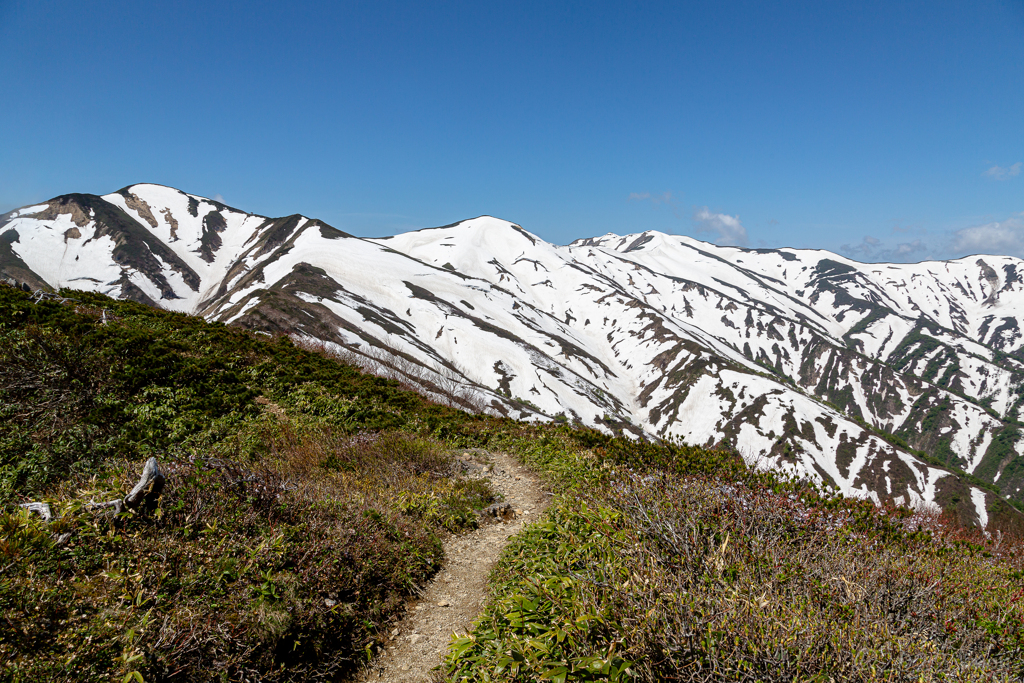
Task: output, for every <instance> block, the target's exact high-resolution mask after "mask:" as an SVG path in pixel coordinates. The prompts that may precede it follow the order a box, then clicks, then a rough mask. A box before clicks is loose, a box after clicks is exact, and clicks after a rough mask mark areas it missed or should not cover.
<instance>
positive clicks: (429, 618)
mask: <svg viewBox="0 0 1024 683" xmlns="http://www.w3.org/2000/svg"><path fill="white" fill-rule="evenodd" d="M459 459H460V460H461V461H462V462H463V463H464V467H465V468H467V476H470V477H482V478H487V479H489V480H490V482H491V486H492V487H493V488H494V489H495V490H496V491H497V492H499V493H501V495H502V496H504V500H503V501H502V503H501V504H499V505H495V506H491V508H489V512H490V514H488V515H485V516H484V518H483V519H482V520H481V524H480V528H479V529H475V530H473V531H472V532H469V533H465V534H461V535H458V536H452V537H451V538H449V539H448V540H447V541H446V542H445V544H444V553H445V565H444V568H443V569H442V570H441V571H440V572H438V574H437V575H436V576H435V577H434V579H433V580H432V581H431V582H430V583H429V584H427V585H426V586H424V588H423V591H422V593H421V596H420V598H419V599H417V600H414V601H412V602H410V604H409V608H408V611H407V612H406V616H405V618H404V619H403V620H402V621H401V622H400V623H399V624H398V625H397V626H396V627H395V629H394V630H393V631H392V632H391V635H390V644H389V645H388V647H387V649H386V651H385V653H384V654H382V655H381V656H379V657H378V658H377V659H375V660H374V661H373V662H371V663H370V664H369V665H368V666H367V668H366V669H364V670H363V671H362V673H361V674H360V675H359V676H358V677H357V679H356V680H357V681H358V683H381V682H387V683H392V682H394V683H398V682H406V681H408V682H409V683H422V682H423V681H432V680H436V679H437V678H439V675H438V673H437V672H435V671H433V669H434V668H435V667H437V666H438V665H439V664H440V663H441V659H442V657H443V656H444V654H445V652H447V650H448V644H449V643H450V642H451V637H452V634H453V633H458V634H464V633H467V632H468V631H469V629H470V625H471V623H472V621H473V619H475V618H476V617H477V616H479V614H480V612H481V610H482V609H483V607H484V605H485V604H486V603H487V599H488V591H487V578H488V577H489V576H490V574H491V570H492V569H493V568H494V565H495V563H496V562H497V560H498V556H499V555H500V554H501V551H502V550H503V549H504V548H505V546H506V545H508V542H509V539H511V538H512V536H514V535H515V534H517V533H519V531H520V530H521V529H522V528H523V525H524V524H527V523H529V522H533V521H536V520H537V519H538V518H539V517H540V514H541V513H542V512H543V511H544V509H545V508H546V507H547V505H548V503H549V502H550V500H551V494H550V493H546V492H545V491H544V486H543V484H542V482H541V480H540V478H539V477H537V476H536V475H535V474H533V473H532V472H531V471H530V470H529V469H527V468H526V467H523V466H522V465H520V464H519V463H517V462H516V461H515V460H513V459H512V458H511V457H509V456H507V455H505V454H502V453H492V452H489V451H484V450H481V449H470V450H466V451H461V452H460V453H459Z"/></svg>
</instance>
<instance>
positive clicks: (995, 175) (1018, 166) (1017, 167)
mask: <svg viewBox="0 0 1024 683" xmlns="http://www.w3.org/2000/svg"><path fill="white" fill-rule="evenodd" d="M1022 169H1024V163H1022V162H1020V161H1018V162H1017V163H1015V164H1013V165H1011V166H1007V167H1005V168H1004V167H1002V166H993V167H992V168H990V169H988V170H987V171H985V173H984V174H983V175H986V176H988V177H989V178H992V179H993V180H1006V179H1007V178H1012V177H1014V176H1018V175H1020V172H1021V170H1022Z"/></svg>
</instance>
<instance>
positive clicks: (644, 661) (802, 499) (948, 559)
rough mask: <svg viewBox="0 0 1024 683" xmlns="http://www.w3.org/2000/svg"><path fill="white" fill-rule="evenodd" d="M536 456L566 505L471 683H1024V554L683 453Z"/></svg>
mask: <svg viewBox="0 0 1024 683" xmlns="http://www.w3.org/2000/svg"><path fill="white" fill-rule="evenodd" d="M575 441H576V440H575V439H573V438H571V437H570V436H568V435H567V436H564V437H562V438H557V439H548V440H541V441H539V442H537V443H535V444H532V445H530V446H528V447H526V448H521V449H520V451H519V452H520V455H521V456H522V457H524V458H525V459H526V460H527V461H528V462H533V463H535V464H536V465H538V466H540V467H542V468H543V469H545V470H546V471H547V472H548V473H549V476H550V477H552V479H553V480H554V481H555V482H556V483H560V484H561V485H562V486H563V490H564V491H565V492H566V493H568V494H571V495H565V496H563V498H562V500H563V502H562V503H561V504H558V505H556V506H554V507H553V509H552V510H551V511H550V512H549V515H548V518H547V520H545V521H544V522H541V523H539V524H536V525H534V526H533V527H532V528H531V529H529V530H528V531H527V532H525V533H524V534H522V535H521V536H520V537H518V538H517V539H516V540H515V541H514V542H513V544H512V545H511V546H510V547H509V548H508V549H507V551H506V554H505V555H504V557H503V559H502V561H501V564H500V566H499V569H498V572H497V574H496V576H495V578H494V591H495V599H494V601H493V603H492V604H491V605H490V607H489V608H488V609H487V611H486V613H485V614H484V615H483V616H482V617H481V619H480V620H479V621H478V622H477V623H476V626H475V629H474V630H473V632H472V633H471V634H469V635H468V636H466V637H463V638H459V639H456V640H455V641H454V643H453V649H452V652H451V654H450V655H449V657H448V659H447V673H448V676H449V677H450V678H451V679H452V680H455V681H487V680H515V681H532V680H538V679H543V680H551V681H554V682H555V683H562V682H564V681H586V680H620V681H625V680H646V681H657V680H682V681H735V680H749V681H792V680H821V681H827V680H837V681H838V680H843V681H860V680H862V681H870V680H887V681H917V680H979V681H980V680H986V681H990V680H1005V681H1013V680H1019V678H1020V677H1021V675H1024V588H1022V585H1024V552H1022V551H1024V547H1022V546H1021V545H1020V544H1016V545H1014V544H1011V543H1009V542H1008V541H1007V540H1006V539H1002V538H1000V539H995V540H991V539H990V540H986V539H984V538H983V537H981V536H980V535H977V534H975V535H973V536H972V535H970V534H965V533H963V532H961V531H955V530H951V529H950V528H949V527H948V526H947V525H948V523H949V521H950V520H942V519H939V518H937V517H936V516H934V515H927V514H915V513H913V512H912V511H910V510H907V509H891V508H890V509H879V508H876V507H875V506H874V505H873V504H871V503H869V502H866V501H856V500H849V499H844V498H842V497H839V496H836V495H834V494H830V493H828V492H823V491H820V490H818V489H816V488H814V487H812V486H809V485H808V484H806V483H804V482H798V481H783V480H780V479H779V478H778V477H775V476H773V475H771V474H769V473H765V472H751V471H737V467H736V466H735V464H732V463H730V462H729V460H728V458H726V457H722V456H723V454H717V455H716V454H712V453H708V454H706V455H707V456H708V457H703V458H702V457H700V453H699V451H698V450H697V449H687V448H685V447H684V448H678V447H677V448H672V447H668V448H666V449H665V453H666V455H667V456H669V457H668V458H667V459H663V460H662V462H661V463H657V464H652V463H651V462H649V464H648V465H647V466H638V463H636V462H635V461H634V460H632V459H631V462H628V463H624V462H623V458H622V457H621V455H620V454H617V453H616V452H615V451H614V450H612V449H609V448H607V447H599V448H596V449H591V450H589V451H588V450H581V449H580V448H579V444H578V443H575Z"/></svg>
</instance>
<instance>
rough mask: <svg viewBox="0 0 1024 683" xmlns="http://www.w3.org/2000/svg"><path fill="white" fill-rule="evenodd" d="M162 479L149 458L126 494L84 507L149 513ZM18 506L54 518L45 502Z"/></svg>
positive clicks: (157, 501) (157, 494) (66, 535)
mask: <svg viewBox="0 0 1024 683" xmlns="http://www.w3.org/2000/svg"><path fill="white" fill-rule="evenodd" d="M164 481H165V480H164V475H163V474H161V472H160V468H159V467H158V466H157V464H156V458H150V459H149V460H147V461H146V464H145V465H144V466H143V468H142V476H141V477H140V478H139V483H137V484H136V485H135V487H134V488H133V489H132V490H131V492H130V493H129V494H128V495H127V496H125V497H124V498H120V499H118V500H109V501H107V502H105V503H90V504H89V505H87V506H86V509H87V510H110V511H111V512H113V514H114V515H119V514H121V513H122V512H127V511H128V510H133V511H135V510H138V511H140V512H142V513H144V514H149V513H151V512H153V510H155V509H156V506H157V504H158V503H159V502H160V494H161V493H162V492H163V490H164ZM18 507H22V508H25V509H26V510H28V511H29V512H34V513H36V514H37V515H39V516H40V517H42V518H43V521H44V522H47V523H49V522H52V521H53V520H54V516H53V511H52V510H51V509H50V506H49V504H47V503H40V502H34V503H21V504H20V505H19V506H18ZM68 536H70V535H69V534H62V536H61V539H63V540H62V541H60V542H63V541H66V540H67V538H65V537H68Z"/></svg>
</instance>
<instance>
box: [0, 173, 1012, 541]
mask: <svg viewBox="0 0 1024 683" xmlns="http://www.w3.org/2000/svg"><path fill="white" fill-rule="evenodd" d="M76 233H77V235H76ZM5 245H6V246H5ZM5 249H6V250H5ZM83 257H85V259H86V261H87V263H86V262H83V261H82V258H83ZM970 259H974V263H970V262H969V261H970ZM1022 268H1024V264H1022V262H1021V261H1020V260H1019V259H1014V258H1012V257H1002V256H979V257H965V258H963V259H957V260H954V261H944V262H921V263H919V264H859V263H858V262H856V261H852V260H851V259H846V258H844V257H842V256H839V255H835V254H831V253H830V252H825V251H820V250H798V249H791V248H783V249H778V250H767V249H758V250H752V249H741V248H735V247H717V246H715V245H710V244H707V243H703V242H700V241H698V240H694V239H693V238H688V237H681V236H672V235H666V234H664V233H656V232H653V231H645V232H642V233H634V234H631V235H626V236H619V235H612V234H607V235H603V236H600V237H591V238H583V239H580V240H576V241H574V242H572V243H570V244H569V245H564V246H558V245H552V244H549V243H547V242H545V241H544V240H542V239H541V238H539V237H537V236H536V235H533V234H531V233H529V232H528V231H526V230H524V229H523V228H522V227H521V226H519V225H517V224H515V223H511V222H508V221H503V220H501V219H497V218H494V217H491V216H481V217H477V218H474V219H468V220H465V221H459V222H457V223H452V224H450V225H447V226H441V227H438V228H430V229H424V230H420V231H416V232H409V233H403V234H400V235H395V236H390V237H386V238H358V237H353V236H352V235H349V234H347V233H345V232H343V231H341V230H337V229H336V228H333V227H332V226H329V225H327V224H326V223H323V222H322V221H319V220H316V219H312V218H308V217H305V216H302V215H300V214H293V215H292V216H286V217H282V218H269V217H266V216H259V215H256V214H249V213H246V212H244V211H241V210H238V209H235V208H232V207H228V206H227V205H225V204H223V203H221V202H214V201H212V200H208V199H205V198H202V197H198V196H195V195H188V194H186V193H184V192H181V191H179V190H175V189H174V188H168V187H165V186H156V185H146V184H143V185H131V186H128V187H126V188H122V189H121V190H119V191H117V192H115V193H111V194H108V195H103V196H98V195H62V196H61V197H57V198H55V199H53V200H50V201H49V202H45V203H42V204H38V205H35V206H32V207H24V208H22V209H18V210H16V211H12V212H10V213H9V214H7V215H6V217H5V218H4V219H2V220H0V277H8V278H11V279H14V280H17V281H19V282H29V284H30V285H32V286H38V285H41V284H45V285H47V286H48V287H54V288H57V287H74V288H80V289H90V290H93V291H101V292H103V293H107V294H111V295H113V296H119V297H123V298H133V299H135V300H138V301H143V302H144V303H147V304H149V305H154V306H160V307H163V308H168V309H170V310H177V311H182V312H188V313H194V314H197V315H202V316H203V317H206V318H208V319H211V320H219V321H222V322H226V323H232V324H236V325H240V326H243V327H248V328H250V329H258V330H262V331H268V332H286V333H291V334H298V335H299V336H302V337H306V338H311V339H318V340H322V341H323V342H325V343H328V344H331V345H334V346H336V347H337V348H344V349H347V350H348V351H349V352H351V353H352V354H354V355H355V357H356V358H369V357H371V356H372V357H374V358H377V359H380V358H384V359H385V363H386V364H387V365H388V366H389V367H391V368H392V370H393V371H394V372H396V373H398V374H399V375H402V376H403V377H405V378H406V379H408V380H409V381H412V382H414V383H416V382H418V383H420V384H421V385H422V386H424V387H425V389H427V390H428V391H430V390H435V391H436V390H438V388H439V385H440V384H441V383H442V380H443V379H444V378H443V377H442V375H448V376H453V377H454V378H455V381H456V383H457V384H458V385H459V386H460V393H461V395H462V396H463V399H462V400H464V401H465V402H466V403H467V405H468V403H474V404H475V405H476V406H477V407H479V408H484V409H486V410H488V411H489V412H493V413H498V414H505V415H509V416H513V417H518V418H523V419H553V418H558V419H562V418H564V419H566V420H569V421H573V422H578V423H581V424H584V425H587V426H591V427H595V428H598V429H602V430H604V431H609V430H626V431H629V432H632V433H633V434H636V435H638V436H641V435H645V434H646V435H648V436H650V437H657V438H682V439H684V440H686V441H687V442H690V443H696V444H700V445H714V444H721V445H727V446H729V447H732V448H736V449H737V450H738V451H739V452H740V453H741V454H742V455H744V457H745V458H746V459H747V460H748V462H751V463H761V464H762V465H764V466H770V467H774V468H777V469H781V470H784V471H790V472H792V473H794V474H797V475H803V476H810V477H812V478H815V479H817V480H819V481H823V482H825V483H829V484H833V485H836V486H838V487H839V488H840V489H841V490H843V491H844V493H847V494H850V495H860V496H866V497H870V498H873V499H874V500H876V501H882V500H893V501H895V502H903V503H905V504H911V505H914V504H922V503H935V504H938V505H940V506H941V507H944V508H951V509H955V510H956V511H957V513H958V514H959V515H960V516H961V518H963V519H965V520H968V521H973V522H974V523H977V524H979V525H980V526H982V527H985V526H987V525H988V524H989V522H990V521H991V518H992V517H993V515H996V516H997V515H998V514H1005V511H1004V512H998V510H999V509H1001V508H1000V501H1003V499H1005V498H1010V499H1011V500H1012V501H1014V502H1021V501H1022V500H1024V497H1022V496H1021V488H1022V486H1024V460H1022V454H1024V444H1022V443H1021V441H1022V440H1021V436H1020V430H1019V429H1018V425H1019V423H1018V422H1017V411H1018V409H1019V405H1020V401H1021V395H1020V390H1021V386H1022V379H1024V363H1022V359H1024V352H1022V344H1024V340H1022V339H1021V333H1020V328H1019V324H1018V321H1019V318H1020V315H1021V314H1024V281H1022V279H1021V277H1020V276H1019V275H1018V272H1019V271H1021V269H1022ZM460 342H461V343H460ZM915 451H917V452H924V453H925V454H926V457H928V458H930V462H929V463H926V462H923V461H922V460H921V458H920V457H919V456H917V455H916V454H915ZM942 468H953V469H954V470H956V469H962V470H964V471H966V472H968V473H969V474H972V475H976V476H977V477H978V480H980V481H982V482H986V483H989V484H994V485H995V486H998V487H1001V488H1002V490H1003V494H1002V495H1001V496H996V495H995V494H994V493H993V491H992V490H986V489H984V488H979V487H978V486H972V485H970V484H968V483H966V482H965V481H964V480H963V479H962V478H960V477H957V476H949V474H948V473H946V470H945V469H942ZM989 508H993V510H994V511H995V512H993V511H990V509H989ZM990 513H991V514H990Z"/></svg>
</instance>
